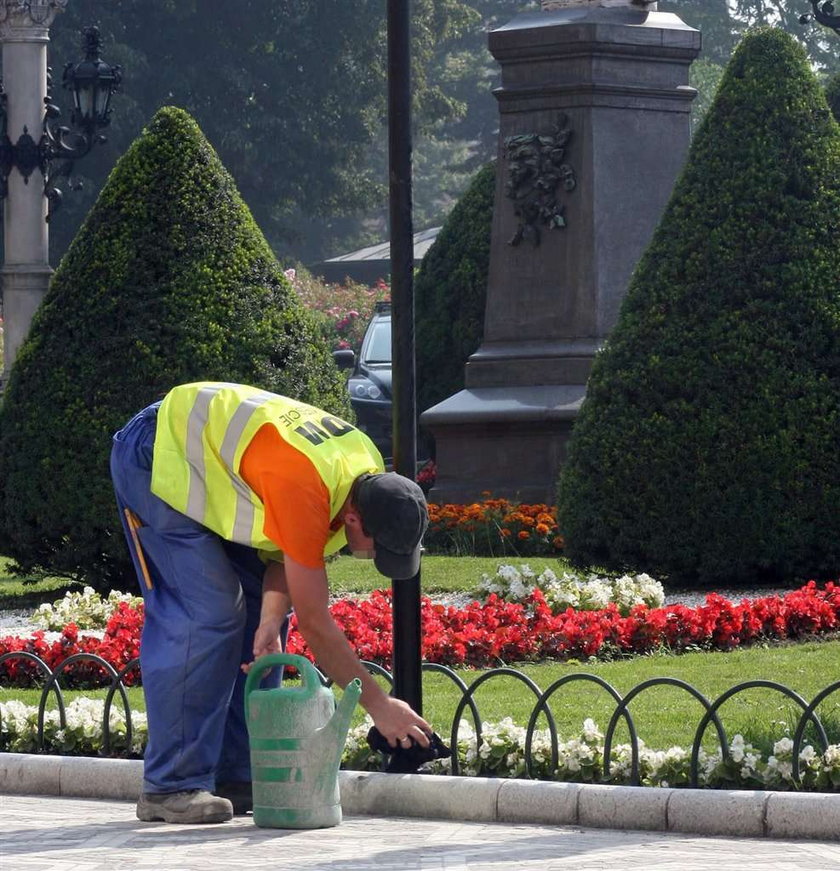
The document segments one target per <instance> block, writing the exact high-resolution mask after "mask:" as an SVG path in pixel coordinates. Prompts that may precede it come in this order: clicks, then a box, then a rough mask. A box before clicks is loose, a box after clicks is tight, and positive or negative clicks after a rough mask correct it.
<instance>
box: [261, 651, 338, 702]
mask: <svg viewBox="0 0 840 871" xmlns="http://www.w3.org/2000/svg"><path fill="white" fill-rule="evenodd" d="M276 665H291V666H293V667H294V668H296V669H297V670H298V672H299V673H300V677H301V680H302V681H303V685H304V687H305V688H306V689H313V688H314V687H315V686H320V685H321V679H320V677H318V672H317V671H316V670H315V666H314V665H312V663H311V662H310V661H309V660H308V659H307V658H306V657H305V656H298V655H297V654H295V653H269V654H266V656H261V657H259V659H257V660H256V661H255V662H254V663H253V664H252V665H251V668H250V669H249V670H248V678H247V680H246V681H245V698H246V699H247V698H248V696H249V695H250V693H251V692H252V691H253V690H255V689H256V688H257V687H258V686H259V683H260V680H262V676H263V673H264V672H266V671H268V669H270V668H273V667H274V666H276Z"/></svg>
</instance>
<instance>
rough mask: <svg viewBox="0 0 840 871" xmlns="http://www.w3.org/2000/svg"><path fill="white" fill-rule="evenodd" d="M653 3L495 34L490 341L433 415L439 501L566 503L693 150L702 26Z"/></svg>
mask: <svg viewBox="0 0 840 871" xmlns="http://www.w3.org/2000/svg"><path fill="white" fill-rule="evenodd" d="M602 2H603V0H602ZM648 5H649V4H648ZM645 8H646V7H645ZM645 8H643V7H642V6H641V5H639V4H638V3H630V4H627V3H626V4H625V5H623V6H619V7H617V6H615V4H614V0H610V6H609V8H606V7H602V6H600V5H595V3H593V2H590V0H586V2H583V3H581V2H580V0H578V2H577V3H574V2H571V3H568V0H567V5H564V6H562V7H561V8H556V9H552V10H550V11H541V12H528V13H523V14H521V15H519V16H517V17H516V18H514V19H513V20H512V21H511V22H509V23H508V24H506V25H505V26H503V27H501V28H499V29H498V30H495V31H493V32H492V33H491V34H490V50H491V52H492V53H493V55H494V57H495V58H496V59H497V60H498V61H499V63H500V65H501V67H502V84H501V87H500V88H499V89H498V90H497V92H496V97H497V98H498V100H499V112H500V131H499V154H498V173H497V181H496V194H495V200H494V213H493V227H492V237H491V252H490V270H489V279H488V288H487V310H486V315H485V327H484V339H483V342H482V345H481V347H480V348H479V349H478V351H476V353H475V354H473V355H472V357H470V359H469V361H468V363H467V365H466V379H465V380H466V388H465V389H464V390H463V391H461V392H460V393H457V394H455V395H454V396H451V397H449V398H448V399H446V400H444V401H443V402H442V403H439V404H438V405H436V406H434V407H433V408H431V409H429V410H427V411H426V412H425V413H424V414H423V415H422V417H421V422H422V423H423V425H424V426H426V427H428V428H429V429H430V431H431V432H432V434H433V435H434V437H435V443H436V451H437V468H438V478H437V482H436V485H435V487H434V489H433V490H432V493H431V496H430V499H431V500H432V501H435V502H455V503H463V502H471V501H474V500H476V499H478V498H480V497H481V494H482V493H483V492H485V491H489V492H491V493H492V494H493V496H499V497H506V498H510V499H515V500H518V501H521V502H546V503H549V504H551V503H553V502H554V499H555V496H554V493H555V487H556V482H557V476H558V473H559V469H560V466H561V465H562V463H563V459H564V455H565V446H566V442H567V440H568V436H569V433H570V430H571V426H572V423H573V422H574V419H575V417H576V415H577V412H578V409H579V408H580V404H581V402H582V401H583V397H584V393H585V389H586V381H587V378H588V376H589V372H590V369H591V366H592V360H593V358H594V356H595V353H596V352H597V350H598V348H599V347H600V346H601V345H602V343H603V342H604V339H605V338H606V337H607V335H608V334H609V331H610V330H611V328H612V327H613V326H614V324H615V321H616V318H617V316H618V311H619V307H620V305H621V300H622V298H623V296H624V293H625V291H626V288H627V285H628V282H629V279H630V276H631V273H632V271H633V268H634V267H635V265H636V263H637V261H638V259H639V257H640V256H641V254H642V252H643V250H644V248H645V247H646V245H647V244H648V242H649V241H650V238H651V236H652V234H653V230H654V229H655V227H656V224H657V222H658V220H659V218H660V216H661V214H662V211H663V209H664V207H665V205H666V204H667V202H668V199H669V197H670V195H671V190H672V188H673V185H674V181H675V180H676V177H677V175H678V173H679V171H680V169H681V168H682V165H683V162H684V160H685V156H686V153H687V150H688V144H689V112H690V107H691V101H692V99H693V98H694V96H695V91H694V90H693V89H692V88H690V87H688V85H687V83H688V69H689V66H690V64H691V62H692V61H693V60H694V59H695V58H696V56H697V54H698V53H699V50H700V34H699V33H698V31H696V30H693V29H692V28H689V27H688V26H687V25H685V24H684V23H683V22H682V21H681V20H680V19H679V18H678V17H677V16H676V15H673V14H669V13H660V12H655V11H645Z"/></svg>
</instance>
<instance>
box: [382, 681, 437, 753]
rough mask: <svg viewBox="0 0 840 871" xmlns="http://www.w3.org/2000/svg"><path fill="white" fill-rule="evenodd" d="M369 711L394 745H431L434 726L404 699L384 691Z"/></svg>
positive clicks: (384, 734) (386, 737) (389, 741)
mask: <svg viewBox="0 0 840 871" xmlns="http://www.w3.org/2000/svg"><path fill="white" fill-rule="evenodd" d="M368 713H369V714H370V715H371V717H373V722H374V724H375V725H376V728H377V729H379V731H380V732H381V733H382V735H383V737H384V738H385V739H386V740H387V742H388V743H389V744H390V745H391V746H392V747H396V746H397V745H399V746H400V747H411V745H412V743H417V744H419V745H420V746H421V747H428V746H429V736H430V735H431V734H432V727H431V726H430V725H429V724H428V723H427V722H426V721H425V720H424V719H423V718H422V717H421V716H420V715H419V714H416V713H415V712H414V710H413V709H412V708H411V707H410V706H409V705H408V704H407V703H406V702H404V701H403V700H402V699H395V698H394V697H393V696H386V695H385V694H384V693H383V694H382V697H381V698H379V699H377V700H376V701H375V703H373V704H371V705H369V706H368Z"/></svg>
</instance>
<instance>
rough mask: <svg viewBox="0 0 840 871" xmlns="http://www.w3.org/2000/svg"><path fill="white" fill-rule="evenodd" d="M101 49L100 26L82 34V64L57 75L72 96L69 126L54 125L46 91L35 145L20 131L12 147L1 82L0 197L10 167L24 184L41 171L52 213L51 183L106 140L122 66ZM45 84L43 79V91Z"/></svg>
mask: <svg viewBox="0 0 840 871" xmlns="http://www.w3.org/2000/svg"><path fill="white" fill-rule="evenodd" d="M101 45H102V41H101V39H100V36H99V28H98V27H93V26H91V27H86V28H85V29H84V31H83V32H82V49H83V51H84V52H85V57H84V60H81V61H79V62H78V63H68V64H67V65H66V66H65V67H64V75H63V77H62V84H63V86H64V87H65V88H66V89H67V90H69V91H72V93H73V111H72V113H71V115H70V126H69V127H68V126H65V125H62V124H59V123H58V119H59V118H60V117H61V110H60V109H59V108H58V106H56V105H55V103H53V101H52V96H51V95H50V94H49V93H48V94H47V96H46V97H45V98H44V107H45V108H44V123H43V130H42V134H41V138H40V139H39V140H38V141H36V140H35V139H34V138H33V137H32V135H31V134H30V132H29V131H28V130H27V129H26V128H25V127H24V130H23V133H22V134H21V135H20V137H19V138H18V141H17V142H15V143H12V141H11V140H10V139H9V137H8V135H7V132H6V111H5V102H6V95H5V93H3V92H2V84H0V114H2V119H0V136H2V139H0V174H1V175H0V196H2V197H5V196H6V194H7V180H8V177H9V173H10V172H11V171H12V168H13V167H17V169H18V171H19V172H20V174H21V175H22V176H23V178H24V180H25V181H26V182H28V181H29V176H30V175H31V174H32V173H33V172H34V171H35V170H36V169H40V170H41V172H42V173H43V175H44V194H45V196H46V197H47V198H48V199H49V201H50V209H49V212H50V214H51V213H53V212H54V211H55V209H56V208H57V207H58V206H59V205H60V203H61V191H60V190H59V189H58V188H57V187H56V186H55V183H56V181H57V180H58V179H59V178H60V177H62V176H64V177H66V178H68V179H69V176H70V174H71V172H72V169H73V164H74V162H75V161H76V160H78V159H79V158H81V157H84V156H85V155H86V154H87V153H88V152H89V151H90V150H91V148H93V146H94V145H95V144H97V143H101V142H105V141H106V137H105V136H104V135H103V134H102V133H101V132H99V131H100V130H101V129H102V128H103V127H107V126H108V124H109V123H110V121H111V118H110V115H111V96H112V95H113V94H114V92H115V91H116V90H117V89H118V88H119V85H120V81H121V80H122V68H121V67H120V66H119V65H115V66H112V65H111V64H108V63H105V61H103V60H102V59H101V58H100V56H99V53H100V48H101ZM50 84H51V82H50V81H49V80H48V88H49V86H50ZM72 186H73V185H72V184H71V187H72ZM76 187H78V185H76ZM47 220H49V217H48V218H47Z"/></svg>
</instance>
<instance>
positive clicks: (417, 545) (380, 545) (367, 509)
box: [353, 472, 429, 581]
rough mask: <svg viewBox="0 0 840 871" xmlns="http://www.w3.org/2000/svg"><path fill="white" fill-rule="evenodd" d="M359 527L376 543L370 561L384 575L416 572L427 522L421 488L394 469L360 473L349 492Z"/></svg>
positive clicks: (398, 577) (402, 575)
mask: <svg viewBox="0 0 840 871" xmlns="http://www.w3.org/2000/svg"><path fill="white" fill-rule="evenodd" d="M353 502H354V504H355V506H356V508H358V509H359V514H360V515H361V518H362V526H363V527H364V530H365V533H366V534H367V535H369V536H370V537H371V538H372V539H373V541H374V543H375V545H376V556H375V557H374V558H373V564H374V565H375V566H376V569H377V571H378V572H380V573H381V574H383V575H385V577H386V578H392V579H393V580H395V581H403V580H406V579H407V578H413V577H414V576H415V575H416V574H417V572H418V571H420V552H421V550H422V547H421V542H422V540H423V534H424V533H425V532H426V527H427V526H428V525H429V508H428V506H427V505H426V497H425V496H424V495H423V491H422V490H421V489H420V487H419V486H418V485H417V484H415V482H414V481H412V480H410V479H409V478H406V477H404V476H403V475H399V474H397V473H396V472H381V473H379V474H375V475H362V476H361V477H360V478H359V479H358V480H357V481H356V486H355V489H354V493H353Z"/></svg>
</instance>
